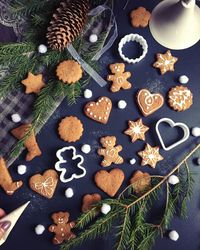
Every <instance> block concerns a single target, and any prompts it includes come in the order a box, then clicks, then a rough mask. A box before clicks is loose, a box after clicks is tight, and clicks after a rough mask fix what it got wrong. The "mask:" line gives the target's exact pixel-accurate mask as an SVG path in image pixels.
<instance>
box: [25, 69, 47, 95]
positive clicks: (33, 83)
mask: <svg viewBox="0 0 200 250" xmlns="http://www.w3.org/2000/svg"><path fill="white" fill-rule="evenodd" d="M21 83H22V84H23V85H24V86H25V87H26V91H25V93H26V94H30V93H35V94H39V92H40V90H41V89H42V88H43V87H44V86H45V83H44V82H43V79H42V74H39V75H34V74H32V73H31V72H29V73H28V77H27V78H26V79H24V80H22V82H21Z"/></svg>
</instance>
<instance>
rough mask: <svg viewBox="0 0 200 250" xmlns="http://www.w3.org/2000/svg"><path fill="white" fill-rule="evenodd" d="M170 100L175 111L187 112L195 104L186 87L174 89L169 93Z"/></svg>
mask: <svg viewBox="0 0 200 250" xmlns="http://www.w3.org/2000/svg"><path fill="white" fill-rule="evenodd" d="M168 99H169V100H168V102H169V105H170V107H171V108H172V109H174V110H175V111H184V110H187V109H189V108H190V107H191V105H192V104H193V94H192V92H191V91H190V90H189V89H188V88H187V87H184V86H176V87H174V88H172V89H171V90H170V91H169V93H168Z"/></svg>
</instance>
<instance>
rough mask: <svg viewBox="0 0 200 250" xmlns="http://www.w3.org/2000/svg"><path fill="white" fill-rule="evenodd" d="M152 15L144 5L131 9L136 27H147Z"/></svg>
mask: <svg viewBox="0 0 200 250" xmlns="http://www.w3.org/2000/svg"><path fill="white" fill-rule="evenodd" d="M150 17H151V13H150V12H149V11H148V10H146V9H145V8H144V7H138V8H137V9H135V10H132V11H131V14H130V18H131V24H132V26H133V27H136V28H138V27H142V28H144V27H147V26H148V24H149V19H150Z"/></svg>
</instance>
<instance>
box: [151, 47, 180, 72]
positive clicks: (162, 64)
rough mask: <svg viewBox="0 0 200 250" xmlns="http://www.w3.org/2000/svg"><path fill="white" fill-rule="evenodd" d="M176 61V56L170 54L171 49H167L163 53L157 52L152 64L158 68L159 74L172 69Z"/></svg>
mask: <svg viewBox="0 0 200 250" xmlns="http://www.w3.org/2000/svg"><path fill="white" fill-rule="evenodd" d="M177 61H178V58H177V57H174V56H172V54H171V51H170V50H167V52H166V53H165V54H160V53H158V54H157V61H156V62H155V63H154V64H153V67H154V68H158V69H160V73H161V75H164V74H165V73H166V72H167V71H174V64H175V63H176V62H177Z"/></svg>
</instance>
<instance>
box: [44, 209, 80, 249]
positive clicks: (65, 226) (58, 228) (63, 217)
mask: <svg viewBox="0 0 200 250" xmlns="http://www.w3.org/2000/svg"><path fill="white" fill-rule="evenodd" d="M69 216H70V215H69V213H68V212H58V213H54V214H53V215H52V216H51V218H52V220H53V222H54V223H55V224H53V225H51V226H50V227H49V232H52V233H55V236H54V238H53V243H54V244H56V245H57V244H61V243H62V242H63V241H67V240H70V239H72V238H75V237H76V235H75V234H73V233H72V232H71V229H72V228H73V227H74V226H75V222H68V221H69Z"/></svg>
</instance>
